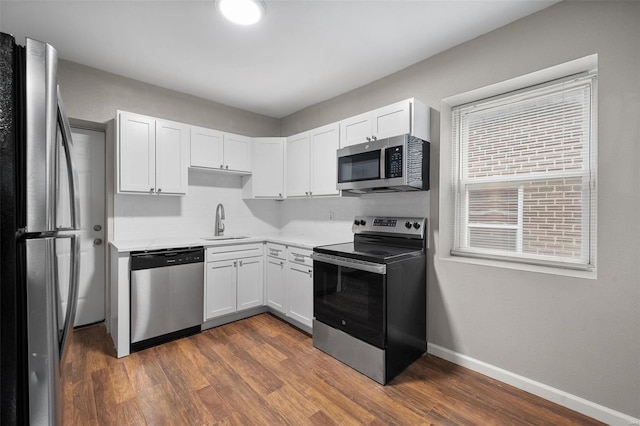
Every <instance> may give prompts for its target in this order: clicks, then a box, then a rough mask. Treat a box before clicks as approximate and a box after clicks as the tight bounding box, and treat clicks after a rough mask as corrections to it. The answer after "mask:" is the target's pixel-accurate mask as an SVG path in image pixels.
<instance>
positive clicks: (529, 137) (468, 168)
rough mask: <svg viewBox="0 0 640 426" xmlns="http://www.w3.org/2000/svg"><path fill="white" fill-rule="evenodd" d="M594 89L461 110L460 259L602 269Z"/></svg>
mask: <svg viewBox="0 0 640 426" xmlns="http://www.w3.org/2000/svg"><path fill="white" fill-rule="evenodd" d="M595 82H596V77H595V75H594V74H586V75H580V76H573V77H569V78H566V79H564V80H561V81H554V82H549V83H547V84H544V85H538V86H535V87H532V88H527V89H524V90H520V91H517V92H512V93H508V94H505V95H501V96H498V97H493V98H490V99H485V100H480V101H478V102H474V103H470V104H465V105H460V106H457V107H455V108H453V109H452V114H453V116H452V131H453V135H452V140H453V144H454V149H453V157H454V158H453V168H452V170H453V179H452V182H453V186H454V188H453V191H454V196H455V202H454V203H453V209H454V211H453V216H454V220H453V228H454V229H453V232H452V235H453V239H454V241H453V246H452V255H462V256H474V257H486V258H497V259H503V260H513V261H519V262H527V263H536V264H544V265H551V266H560V267H569V268H576V269H591V270H592V269H595V239H596V233H595V229H596V228H595V224H596V190H595V188H596V186H595V182H596V158H595V152H596V150H595V144H596V140H595V138H596V132H595V122H596V119H595V93H596V91H595Z"/></svg>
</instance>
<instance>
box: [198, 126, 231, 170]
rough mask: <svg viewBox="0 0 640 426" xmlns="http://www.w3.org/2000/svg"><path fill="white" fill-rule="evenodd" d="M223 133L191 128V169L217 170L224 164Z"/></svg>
mask: <svg viewBox="0 0 640 426" xmlns="http://www.w3.org/2000/svg"><path fill="white" fill-rule="evenodd" d="M222 144H223V133H222V132H220V131H218V130H213V129H205V128H204V127H195V126H191V167H206V168H210V169H217V168H219V167H220V165H221V164H222V163H223V162H224V160H223V159H222V158H223V145H222Z"/></svg>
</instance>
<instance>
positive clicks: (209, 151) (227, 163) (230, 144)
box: [190, 126, 252, 173]
mask: <svg viewBox="0 0 640 426" xmlns="http://www.w3.org/2000/svg"><path fill="white" fill-rule="evenodd" d="M251 140H252V139H251V138H250V137H247V136H242V135H236V134H233V133H225V132H220V131H218V130H214V129H206V128H204V127H195V126H191V163H190V164H191V167H202V168H207V169H217V170H229V171H235V172H247V173H250V172H251V145H252V144H251Z"/></svg>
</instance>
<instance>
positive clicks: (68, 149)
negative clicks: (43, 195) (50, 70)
mask: <svg viewBox="0 0 640 426" xmlns="http://www.w3.org/2000/svg"><path fill="white" fill-rule="evenodd" d="M58 122H59V123H60V130H61V134H62V144H63V147H64V153H65V159H66V160H67V173H68V182H69V203H70V207H71V209H70V212H71V228H72V229H75V230H79V229H80V197H79V194H78V188H79V187H78V172H77V170H76V167H75V160H74V158H75V155H74V147H73V139H72V138H71V127H70V126H69V119H68V118H67V114H65V109H64V104H63V102H62V96H61V95H60V87H58Z"/></svg>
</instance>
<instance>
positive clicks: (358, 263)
mask: <svg viewBox="0 0 640 426" xmlns="http://www.w3.org/2000/svg"><path fill="white" fill-rule="evenodd" d="M311 258H312V259H313V260H315V261H317V262H323V263H328V264H330V265H336V266H344V267H345V268H351V269H357V270H359V271H365V272H372V273H374V274H380V275H384V274H386V273H387V265H385V264H384V263H373V262H365V261H363V260H357V259H348V258H345V257H337V256H331V255H328V254H323V253H313V254H312V255H311Z"/></svg>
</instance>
